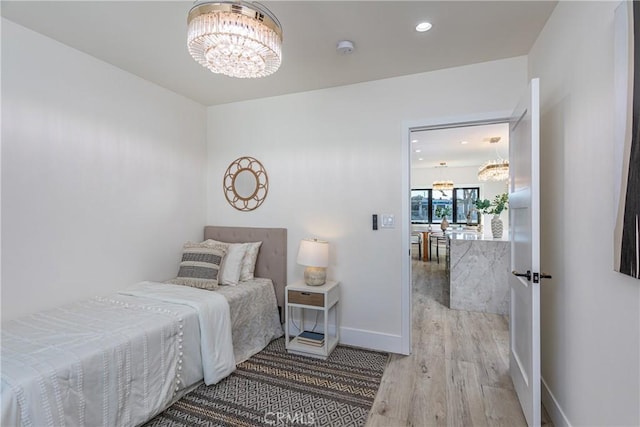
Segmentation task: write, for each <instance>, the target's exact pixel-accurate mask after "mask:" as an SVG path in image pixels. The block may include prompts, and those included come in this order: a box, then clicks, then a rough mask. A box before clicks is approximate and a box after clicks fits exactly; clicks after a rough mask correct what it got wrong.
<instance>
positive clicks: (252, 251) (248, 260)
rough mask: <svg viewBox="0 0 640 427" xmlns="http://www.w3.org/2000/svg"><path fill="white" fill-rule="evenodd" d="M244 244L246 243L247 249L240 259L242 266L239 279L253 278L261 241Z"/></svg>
mask: <svg viewBox="0 0 640 427" xmlns="http://www.w3.org/2000/svg"><path fill="white" fill-rule="evenodd" d="M245 245H247V251H246V253H245V254H244V258H243V259H242V268H241V270H240V280H241V281H244V280H251V279H253V273H254V272H255V270H256V261H257V259H258V252H259V251H260V245H262V242H251V243H245Z"/></svg>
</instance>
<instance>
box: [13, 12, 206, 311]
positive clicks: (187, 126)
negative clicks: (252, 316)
mask: <svg viewBox="0 0 640 427" xmlns="http://www.w3.org/2000/svg"><path fill="white" fill-rule="evenodd" d="M205 155H206V109H205V108H204V107H203V106H201V105H199V104H196V103H194V102H192V101H189V100H187V99H185V98H183V97H180V96H178V95H176V94H174V93H172V92H169V91H166V90H164V89H161V88H159V87H157V86H155V85H153V84H151V83H149V82H147V81H144V80H142V79H140V78H138V77H135V76H133V75H131V74H128V73H125V72H123V71H121V70H119V69H117V68H114V67H112V66H110V65H108V64H105V63H103V62H101V61H98V60H96V59H95V58H92V57H90V56H87V55H85V54H83V53H80V52H78V51H76V50H73V49H71V48H69V47H67V46H64V45H62V44H59V43H57V42H55V41H53V40H51V39H49V38H46V37H43V36H41V35H39V34H36V33H34V32H32V31H30V30H27V29H25V28H23V27H20V26H18V25H16V24H14V23H12V22H10V21H7V20H4V19H3V20H2V267H3V268H2V318H3V319H8V318H12V317H15V316H18V315H20V314H26V313H29V312H33V311H37V310H40V309H44V308H48V307H52V306H55V305H58V304H61V303H65V302H68V301H71V300H75V299H79V298H83V297H87V296H91V295H96V294H104V293H107V292H109V291H111V290H114V289H119V288H123V287H125V286H126V285H129V284H131V283H134V282H137V281H140V280H145V279H154V280H163V279H167V278H170V277H173V276H175V274H176V272H177V265H178V261H179V259H178V258H179V255H180V252H181V245H182V243H183V242H184V241H185V240H187V239H199V238H201V236H202V226H203V224H204V219H205V202H204V197H203V196H204V194H205V182H204V180H205V167H206V163H205V160H204V157H205Z"/></svg>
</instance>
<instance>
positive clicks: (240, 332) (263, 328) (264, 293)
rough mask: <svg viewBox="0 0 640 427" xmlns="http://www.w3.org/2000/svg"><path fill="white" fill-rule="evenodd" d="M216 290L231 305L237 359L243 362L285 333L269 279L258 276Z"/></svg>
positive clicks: (234, 348)
mask: <svg viewBox="0 0 640 427" xmlns="http://www.w3.org/2000/svg"><path fill="white" fill-rule="evenodd" d="M216 292H217V293H219V294H221V295H223V296H224V297H225V298H226V299H227V301H228V302H229V306H230V307H231V330H232V337H233V351H234V355H235V359H236V363H242V362H244V361H245V360H247V359H248V358H250V357H251V356H253V355H254V354H256V353H257V352H259V351H260V350H262V349H263V348H265V347H266V346H267V344H269V343H270V342H271V341H272V340H274V339H276V338H279V337H281V336H282V335H284V331H283V330H282V325H281V324H280V315H279V314H278V303H277V301H276V294H275V291H274V288H273V282H272V281H271V280H270V279H265V278H258V277H256V278H254V279H251V280H248V281H243V282H240V283H239V284H238V285H237V286H220V288H218V290H217V291H216Z"/></svg>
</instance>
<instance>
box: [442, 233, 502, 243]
mask: <svg viewBox="0 0 640 427" xmlns="http://www.w3.org/2000/svg"><path fill="white" fill-rule="evenodd" d="M447 234H448V235H449V237H450V238H451V240H452V241H456V240H478V241H483V242H509V239H508V238H507V237H505V236H504V235H503V236H502V238H500V239H494V238H493V237H491V236H490V235H489V236H485V235H484V234H480V233H476V232H474V231H460V232H453V233H450V234H449V233H447Z"/></svg>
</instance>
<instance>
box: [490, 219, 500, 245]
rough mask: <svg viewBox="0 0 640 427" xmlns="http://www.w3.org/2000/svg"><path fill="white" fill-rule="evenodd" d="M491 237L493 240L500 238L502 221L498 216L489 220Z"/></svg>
mask: <svg viewBox="0 0 640 427" xmlns="http://www.w3.org/2000/svg"><path fill="white" fill-rule="evenodd" d="M491 235H492V236H493V238H494V239H500V238H502V220H501V219H500V217H499V216H498V215H494V216H493V218H491Z"/></svg>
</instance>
